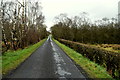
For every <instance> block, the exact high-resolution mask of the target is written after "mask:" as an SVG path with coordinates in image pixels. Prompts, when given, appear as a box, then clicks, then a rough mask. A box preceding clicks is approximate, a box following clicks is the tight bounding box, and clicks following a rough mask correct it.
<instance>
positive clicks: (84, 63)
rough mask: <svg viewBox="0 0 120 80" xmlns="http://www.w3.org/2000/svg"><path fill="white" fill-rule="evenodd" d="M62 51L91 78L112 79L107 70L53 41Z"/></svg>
mask: <svg viewBox="0 0 120 80" xmlns="http://www.w3.org/2000/svg"><path fill="white" fill-rule="evenodd" d="M53 40H54V41H55V42H56V43H57V44H58V45H59V46H60V47H61V48H62V49H63V51H65V52H66V54H67V55H68V56H69V57H70V58H71V59H72V60H74V61H75V62H76V64H78V65H79V66H81V67H82V68H83V69H84V70H85V71H86V72H87V74H88V75H89V78H109V79H110V78H111V79H112V77H111V76H110V75H109V74H108V73H107V71H106V69H105V68H104V67H102V66H100V65H98V64H96V63H94V62H92V61H90V60H89V59H87V58H85V57H83V56H82V55H81V54H80V53H78V52H76V51H74V50H73V49H71V48H69V47H67V46H65V45H64V44H61V43H60V42H58V41H57V40H55V39H53Z"/></svg>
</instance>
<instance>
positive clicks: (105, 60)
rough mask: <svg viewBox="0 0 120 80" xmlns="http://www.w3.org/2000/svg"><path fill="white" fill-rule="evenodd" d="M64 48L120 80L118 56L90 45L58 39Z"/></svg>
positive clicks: (119, 56)
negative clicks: (102, 67) (103, 68)
mask: <svg viewBox="0 0 120 80" xmlns="http://www.w3.org/2000/svg"><path fill="white" fill-rule="evenodd" d="M59 41H60V42H61V43H63V44H65V45H66V46H69V47H70V48H72V49H74V50H76V51H77V52H79V53H81V54H82V55H83V56H85V57H87V58H89V59H90V60H91V61H94V62H96V63H98V64H100V65H103V66H104V67H105V68H106V70H107V71H108V72H109V74H110V75H111V76H112V77H113V78H120V54H119V53H115V52H111V51H106V50H103V49H99V48H97V47H93V46H90V45H86V44H82V43H77V42H72V41H68V40H63V39H59Z"/></svg>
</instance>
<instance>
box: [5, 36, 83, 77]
mask: <svg viewBox="0 0 120 80" xmlns="http://www.w3.org/2000/svg"><path fill="white" fill-rule="evenodd" d="M7 78H58V79H61V78H64V79H67V78H85V77H84V76H83V75H82V73H81V72H80V71H79V69H78V68H77V67H76V66H75V64H74V63H73V62H72V61H71V59H70V58H69V57H68V56H67V55H66V54H65V53H64V52H63V51H62V50H61V48H59V47H58V46H57V45H56V43H55V42H54V41H52V40H51V37H50V36H49V37H48V39H47V40H46V41H45V43H44V44H43V45H42V46H41V47H39V48H38V49H37V50H36V51H35V52H34V53H33V54H32V55H31V56H30V57H29V58H28V59H27V60H26V61H25V62H24V63H23V64H22V65H20V66H19V67H18V68H17V69H16V70H15V71H14V72H13V73H12V74H10V75H8V76H7Z"/></svg>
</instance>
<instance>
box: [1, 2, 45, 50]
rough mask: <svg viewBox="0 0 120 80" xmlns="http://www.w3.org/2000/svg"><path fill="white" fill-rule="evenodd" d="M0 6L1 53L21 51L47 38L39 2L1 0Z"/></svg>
mask: <svg viewBox="0 0 120 80" xmlns="http://www.w3.org/2000/svg"><path fill="white" fill-rule="evenodd" d="M0 5H1V6H0V13H1V18H0V20H1V28H2V50H3V52H5V51H7V50H9V49H12V50H17V49H18V48H22V49H23V48H25V47H27V46H28V45H31V44H35V43H37V42H39V41H40V40H41V39H43V38H45V37H46V36H47V31H46V27H47V26H46V25H45V24H44V20H45V16H44V15H43V13H42V7H41V3H40V2H29V1H26V0H23V1H22V2H20V1H19V0H15V1H6V2H5V1H3V0H1V3H0Z"/></svg>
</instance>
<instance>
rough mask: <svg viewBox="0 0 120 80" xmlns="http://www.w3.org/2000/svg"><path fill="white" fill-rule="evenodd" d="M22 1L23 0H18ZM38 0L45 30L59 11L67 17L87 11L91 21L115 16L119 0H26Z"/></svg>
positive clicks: (52, 22)
mask: <svg viewBox="0 0 120 80" xmlns="http://www.w3.org/2000/svg"><path fill="white" fill-rule="evenodd" d="M7 1H10V0H7ZM12 1H14V0H12ZM19 1H23V0H19ZM27 1H40V2H41V5H42V7H43V9H42V12H43V14H44V15H45V18H46V19H45V24H46V25H47V27H48V28H47V30H49V29H50V27H51V26H52V25H53V24H54V17H55V16H58V15H59V14H60V13H66V14H68V16H69V17H72V16H75V15H79V13H81V12H87V13H89V17H90V19H91V20H92V21H94V20H98V19H102V18H103V17H108V18H111V17H116V18H117V14H118V2H119V1H120V0H27Z"/></svg>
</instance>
